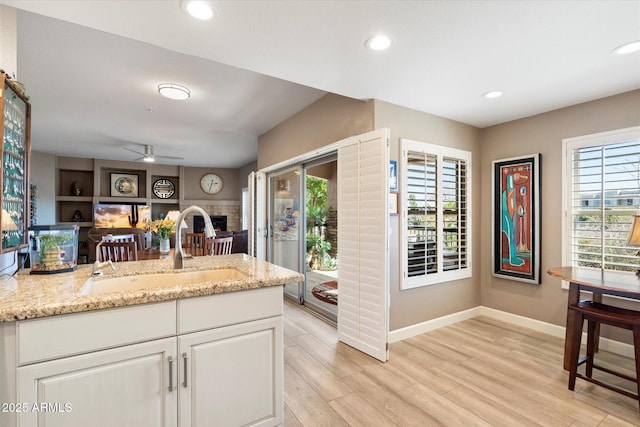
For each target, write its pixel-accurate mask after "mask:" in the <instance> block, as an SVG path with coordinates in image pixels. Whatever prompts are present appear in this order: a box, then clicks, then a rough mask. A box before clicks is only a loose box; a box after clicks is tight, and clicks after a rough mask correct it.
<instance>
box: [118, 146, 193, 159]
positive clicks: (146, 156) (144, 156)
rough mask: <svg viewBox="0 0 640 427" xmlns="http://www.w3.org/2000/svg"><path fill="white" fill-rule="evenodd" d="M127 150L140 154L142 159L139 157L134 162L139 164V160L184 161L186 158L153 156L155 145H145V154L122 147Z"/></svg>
mask: <svg viewBox="0 0 640 427" xmlns="http://www.w3.org/2000/svg"><path fill="white" fill-rule="evenodd" d="M122 148H124V149H125V150H129V151H131V152H133V153H136V154H140V155H141V156H142V157H138V158H137V159H134V160H133V161H134V162H137V161H138V160H142V161H145V162H155V161H156V158H158V159H172V160H184V157H176V156H160V155H155V154H153V145H148V144H147V145H145V146H144V153H143V152H141V151H137V150H133V149H131V148H129V147H122Z"/></svg>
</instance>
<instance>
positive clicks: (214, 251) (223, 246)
mask: <svg viewBox="0 0 640 427" xmlns="http://www.w3.org/2000/svg"><path fill="white" fill-rule="evenodd" d="M232 246H233V236H231V237H221V238H218V239H216V238H214V239H207V253H210V254H211V255H230V254H231V247H232Z"/></svg>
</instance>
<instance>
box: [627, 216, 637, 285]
mask: <svg viewBox="0 0 640 427" xmlns="http://www.w3.org/2000/svg"><path fill="white" fill-rule="evenodd" d="M627 246H635V247H640V211H638V212H636V214H635V215H634V216H633V223H631V229H630V230H629V237H627ZM636 256H640V251H638V253H637V254H636ZM636 276H638V277H640V269H638V271H636Z"/></svg>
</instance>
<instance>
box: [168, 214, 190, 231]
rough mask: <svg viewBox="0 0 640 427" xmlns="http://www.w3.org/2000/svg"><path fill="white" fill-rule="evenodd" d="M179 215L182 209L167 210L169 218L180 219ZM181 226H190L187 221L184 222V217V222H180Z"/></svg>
mask: <svg viewBox="0 0 640 427" xmlns="http://www.w3.org/2000/svg"><path fill="white" fill-rule="evenodd" d="M179 216H180V211H169V212H167V218H169V219H172V220H174V221H178V217H179ZM176 228H178V224H176ZM180 228H189V226H188V225H187V223H186V222H184V219H183V220H182V223H181V224H180Z"/></svg>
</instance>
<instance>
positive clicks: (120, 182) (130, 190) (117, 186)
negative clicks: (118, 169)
mask: <svg viewBox="0 0 640 427" xmlns="http://www.w3.org/2000/svg"><path fill="white" fill-rule="evenodd" d="M111 196H112V197H138V175H136V174H130V173H112V174H111Z"/></svg>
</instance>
